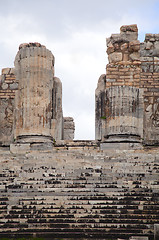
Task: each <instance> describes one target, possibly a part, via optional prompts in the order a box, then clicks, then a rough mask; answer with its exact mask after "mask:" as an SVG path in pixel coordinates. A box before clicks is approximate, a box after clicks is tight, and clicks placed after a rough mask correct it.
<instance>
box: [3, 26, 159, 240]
mask: <svg viewBox="0 0 159 240" xmlns="http://www.w3.org/2000/svg"><path fill="white" fill-rule="evenodd" d="M137 36H138V29H137V26H136V25H130V26H122V27H121V32H120V34H113V35H112V36H111V37H110V38H109V39H107V53H108V58H109V63H108V65H107V67H106V68H107V72H106V75H105V74H104V75H102V76H101V77H100V78H99V81H98V87H97V89H96V140H95V141H82V140H81V141H72V139H73V136H74V121H73V119H72V118H71V117H67V118H64V117H63V114H62V84H61V81H60V80H59V79H58V78H56V77H54V56H53V55H52V53H51V52H50V51H49V50H47V49H46V48H45V47H44V46H42V45H41V44H39V43H29V44H22V45H20V49H19V52H18V53H17V56H16V58H15V68H6V69H3V70H2V75H1V82H0V143H1V145H0V238H3V237H4V238H5V237H6V236H7V237H10V238H13V237H25V238H27V237H28V238H29V237H30V236H33V237H43V238H44V239H53V238H58V239H59V238H65V239H66V238H69V239H70V238H71V239H79V238H82V237H83V238H84V239H88V238H91V239H120V240H123V239H125V240H126V239H127V240H128V239H129V240H152V239H154V240H158V239H159V207H158V206H159V205H158V202H159V148H158V147H156V146H154V145H156V144H157V145H158V141H159V137H158V135H159V34H147V35H146V38H145V42H144V43H140V42H139V41H138V40H137ZM62 139H63V140H67V141H61V140H62ZM59 140H60V141H59ZM53 142H54V144H52V143H53ZM112 143H113V144H112ZM141 143H143V144H144V146H143V145H142V144H141ZM7 145H10V147H8V146H7ZM52 145H53V146H52ZM147 145H149V146H147ZM150 145H152V146H150ZM46 146H49V149H47V148H46ZM123 149H124V151H123Z"/></svg>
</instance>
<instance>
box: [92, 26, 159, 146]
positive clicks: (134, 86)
mask: <svg viewBox="0 0 159 240" xmlns="http://www.w3.org/2000/svg"><path fill="white" fill-rule="evenodd" d="M106 42H107V54H108V60H109V63H108V64H107V66H106V75H105V74H104V75H102V76H101V77H100V78H99V81H98V86H97V89H96V107H95V108H96V140H100V141H102V142H107V143H111V142H137V143H144V144H150V145H151V144H152V145H153V144H158V143H159V83H158V82H159V34H146V37H145V41H144V42H143V43H140V41H139V40H138V28H137V25H129V26H122V27H121V28H120V34H112V35H111V37H110V38H107V41H106Z"/></svg>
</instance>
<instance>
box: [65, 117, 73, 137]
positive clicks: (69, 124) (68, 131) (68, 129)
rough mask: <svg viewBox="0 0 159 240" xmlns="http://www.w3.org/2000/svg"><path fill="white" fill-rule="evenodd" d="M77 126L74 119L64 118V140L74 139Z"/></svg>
mask: <svg viewBox="0 0 159 240" xmlns="http://www.w3.org/2000/svg"><path fill="white" fill-rule="evenodd" d="M74 131H75V124H74V120H73V118H72V117H64V140H73V139H74Z"/></svg>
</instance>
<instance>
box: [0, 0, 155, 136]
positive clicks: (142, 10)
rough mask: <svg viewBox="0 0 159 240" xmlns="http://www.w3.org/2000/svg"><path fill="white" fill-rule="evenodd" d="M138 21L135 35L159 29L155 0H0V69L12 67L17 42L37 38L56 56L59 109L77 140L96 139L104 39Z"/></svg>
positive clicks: (104, 46)
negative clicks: (70, 120) (97, 91)
mask: <svg viewBox="0 0 159 240" xmlns="http://www.w3.org/2000/svg"><path fill="white" fill-rule="evenodd" d="M129 24H137V25H138V29H139V40H140V41H144V35H145V34H146V33H159V0H133V1H131V0H111V1H110V0H0V69H2V68H6V67H14V59H15V55H16V53H17V51H18V47H19V45H20V44H21V43H27V42H40V43H41V44H43V45H45V46H46V47H47V48H48V49H49V50H51V52H52V53H53V55H54V56H55V76H56V77H58V78H60V80H61V81H62V86H63V114H64V116H65V117H67V116H71V117H73V118H74V121H75V128H76V130H75V139H79V140H80V139H92V140H93V139H94V138H95V89H96V87H97V82H98V79H99V77H100V75H101V74H104V73H106V70H105V68H106V64H107V62H108V61H107V54H106V38H107V37H110V35H111V34H112V33H119V32H120V27H121V26H122V25H129Z"/></svg>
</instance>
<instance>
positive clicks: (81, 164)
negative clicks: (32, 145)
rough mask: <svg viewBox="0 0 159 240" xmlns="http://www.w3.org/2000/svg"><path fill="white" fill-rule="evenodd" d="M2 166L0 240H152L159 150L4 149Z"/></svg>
mask: <svg viewBox="0 0 159 240" xmlns="http://www.w3.org/2000/svg"><path fill="white" fill-rule="evenodd" d="M0 163H1V169H0V237H2V236H14V235H15V236H27V235H28V236H29V235H34V236H35V235H36V236H43V237H69V238H71V237H72V238H76V239H77V238H78V237H85V238H87V237H91V238H94V239H95V238H99V237H100V238H104V239H107V238H110V239H113V238H114V239H116V238H118V237H120V238H124V239H129V237H130V236H132V235H138V236H143V235H144V236H148V237H149V239H153V229H154V224H155V223H159V204H158V202H159V151H158V150H157V149H151V150H148V149H147V150H127V151H120V150H112V149H111V151H109V150H107V151H99V150H98V149H87V150H84V149H81V150H80V149H79V150H78V151H77V150H73V149H72V150H66V149H63V148H61V149H59V148H54V149H53V150H46V151H30V152H28V153H26V154H16V155H14V154H12V153H10V152H9V151H7V150H6V151H4V150H3V149H1V150H0Z"/></svg>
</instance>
